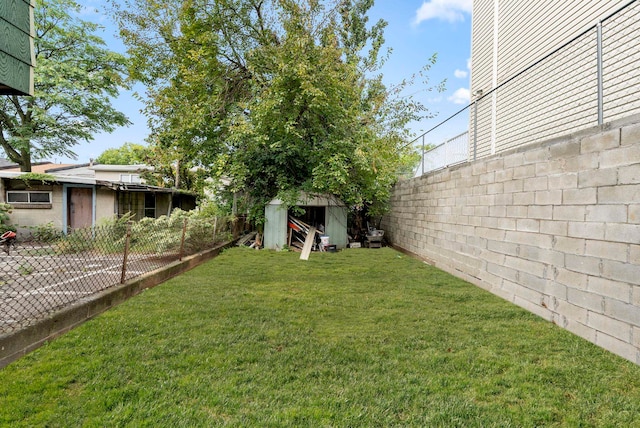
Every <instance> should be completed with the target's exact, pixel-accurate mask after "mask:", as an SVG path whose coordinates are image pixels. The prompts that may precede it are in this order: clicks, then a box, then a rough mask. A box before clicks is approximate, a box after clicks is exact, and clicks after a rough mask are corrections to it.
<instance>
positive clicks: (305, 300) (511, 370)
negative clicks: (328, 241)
mask: <svg viewBox="0 0 640 428" xmlns="http://www.w3.org/2000/svg"><path fill="white" fill-rule="evenodd" d="M219 425H228V426H259V427H265V426H274V427H275V426H278V427H279V426H339V427H344V426H367V427H369V426H394V425H395V426H464V427H474V426H477V427H491V426H496V427H498V426H499V427H509V426H514V427H515V426H517V427H520V426H624V427H628V426H634V425H635V426H640V367H638V366H636V365H634V364H632V363H630V362H627V361H625V360H623V359H621V358H619V357H616V356H615V355H613V354H610V353H608V352H606V351H604V350H601V349H600V348H598V347H596V346H594V345H592V344H590V343H588V342H586V341H584V340H582V339H580V338H578V337H576V336H573V335H572V334H570V333H568V332H566V331H564V330H562V329H560V328H559V327H557V326H555V325H553V324H551V323H548V322H545V321H543V320H541V319H539V318H537V317H535V316H533V315H531V314H529V313H527V312H525V311H524V310H522V309H520V308H518V307H516V306H513V305H511V304H509V303H507V302H505V301H503V300H501V299H499V298H497V297H495V296H493V295H491V294H489V293H487V292H484V291H483V290H480V289H478V288H476V287H474V286H472V285H470V284H468V283H465V282H463V281H461V280H459V279H456V278H454V277H452V276H450V275H448V274H445V273H443V272H441V271H438V270H436V269H434V268H432V267H431V266H428V265H426V264H424V263H421V262H419V261H417V260H415V259H412V258H410V257H407V256H405V255H402V254H400V253H397V252H395V251H393V250H391V249H387V248H384V249H378V250H373V249H372V250H366V249H362V250H346V251H342V252H340V253H324V254H315V253H314V254H312V255H311V258H310V260H309V261H308V262H303V261H300V260H298V254H295V253H285V252H281V253H275V252H269V251H253V250H248V249H240V248H237V249H232V250H228V251H226V252H224V253H223V254H222V255H221V256H219V257H218V258H216V259H214V260H212V261H210V262H208V263H207V264H205V265H202V266H200V267H199V268H196V269H194V270H192V271H190V272H188V273H186V274H184V275H182V276H180V277H179V278H175V279H173V280H171V281H169V282H167V283H165V284H163V285H161V286H158V287H156V288H154V289H152V290H148V291H146V292H144V293H143V294H141V295H139V296H137V297H135V298H134V299H132V300H130V301H128V302H127V303H125V304H123V305H121V306H119V307H117V308H115V309H113V310H111V311H109V312H107V313H105V314H103V315H102V316H100V317H98V318H96V319H94V320H92V321H90V322H88V323H86V324H84V325H83V326H81V327H79V328H77V329H75V330H73V331H72V332H70V333H68V334H66V335H65V336H63V337H61V338H60V339H58V340H56V341H54V342H52V343H50V344H48V345H47V346H45V347H43V348H40V349H38V350H37V351H35V352H33V353H32V354H30V355H28V356H27V357H25V358H23V359H21V360H19V361H17V362H15V363H13V364H11V365H9V366H8V367H6V368H5V369H3V370H0V426H12V427H15V426H51V427H57V426H59V427H70V426H151V427H177V426H219Z"/></svg>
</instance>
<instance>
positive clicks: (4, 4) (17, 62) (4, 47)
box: [0, 0, 35, 95]
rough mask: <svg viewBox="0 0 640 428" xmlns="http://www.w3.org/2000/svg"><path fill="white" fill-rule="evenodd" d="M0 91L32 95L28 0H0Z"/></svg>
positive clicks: (30, 14)
mask: <svg viewBox="0 0 640 428" xmlns="http://www.w3.org/2000/svg"><path fill="white" fill-rule="evenodd" d="M0 34H1V35H2V36H0V94H1V95H33V89H34V80H33V73H34V66H35V51H34V47H33V39H34V28H33V3H32V0H12V1H7V0H1V1H0Z"/></svg>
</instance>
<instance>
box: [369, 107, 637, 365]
mask: <svg viewBox="0 0 640 428" xmlns="http://www.w3.org/2000/svg"><path fill="white" fill-rule="evenodd" d="M391 206H392V208H391V211H390V213H389V214H388V215H387V216H385V218H384V219H383V221H382V226H381V227H382V229H384V230H385V236H387V237H388V238H389V239H390V241H391V242H392V243H393V245H395V246H397V247H400V248H402V249H404V250H406V251H409V252H411V253H414V254H416V255H418V256H420V257H423V258H425V259H428V260H430V261H431V262H433V263H434V264H435V265H436V266H438V267H440V268H442V269H444V270H446V271H448V272H451V273H453V274H454V275H457V276H459V277H461V278H464V279H466V280H468V281H470V282H471V283H473V284H475V285H477V286H479V287H482V288H484V289H486V290H488V291H490V292H492V293H494V294H496V295H498V296H500V297H502V298H504V299H507V300H509V301H511V302H513V303H515V304H517V305H519V306H521V307H523V308H525V309H527V310H529V311H531V312H533V313H535V314H537V315H539V316H541V317H543V318H544V319H546V320H548V321H551V322H554V323H556V324H558V325H560V326H562V327H564V328H566V329H567V330H569V331H571V332H573V333H575V334H577V335H579V336H581V337H583V338H585V339H587V340H589V341H591V342H593V343H595V344H597V345H599V346H601V347H603V348H605V349H608V350H610V351H611V352H614V353H616V354H618V355H620V356H622V357H624V358H626V359H628V360H631V361H633V362H635V363H637V364H640V117H638V116H636V117H633V118H629V119H627V120H624V121H619V122H616V123H611V124H608V125H605V126H602V127H597V128H595V129H590V130H587V131H583V132H580V133H579V134H573V135H569V136H566V137H563V138H558V139H554V140H552V141H548V142H545V143H543V144H534V145H530V146H527V147H523V148H521V149H517V150H512V151H509V152H506V153H503V154H500V155H495V156H492V157H489V158H484V159H481V160H478V161H475V162H472V163H468V164H464V165H461V166H458V167H455V168H451V169H445V170H440V171H436V172H433V173H431V174H429V175H425V176H423V177H419V178H415V179H413V180H408V181H403V182H400V183H398V184H397V185H396V186H395V189H394V192H393V196H392V202H391Z"/></svg>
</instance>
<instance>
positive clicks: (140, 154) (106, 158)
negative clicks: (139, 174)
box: [96, 143, 151, 165]
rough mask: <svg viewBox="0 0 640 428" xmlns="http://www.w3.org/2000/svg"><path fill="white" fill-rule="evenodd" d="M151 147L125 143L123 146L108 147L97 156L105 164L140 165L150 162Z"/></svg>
mask: <svg viewBox="0 0 640 428" xmlns="http://www.w3.org/2000/svg"><path fill="white" fill-rule="evenodd" d="M150 154H151V149H149V148H148V147H146V146H143V145H142V144H135V143H124V144H123V145H122V146H121V147H117V148H111V149H107V150H105V151H104V152H102V153H101V154H100V156H98V157H97V158H96V162H97V163H101V164H105V165H138V164H144V163H146V162H148V158H149V156H150Z"/></svg>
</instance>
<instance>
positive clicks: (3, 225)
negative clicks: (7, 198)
mask: <svg viewBox="0 0 640 428" xmlns="http://www.w3.org/2000/svg"><path fill="white" fill-rule="evenodd" d="M9 214H11V205H9V204H5V203H2V202H0V235H1V234H3V233H5V232H6V231H8V230H11V231H13V232H15V231H16V228H15V226H12V225H10V224H9Z"/></svg>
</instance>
